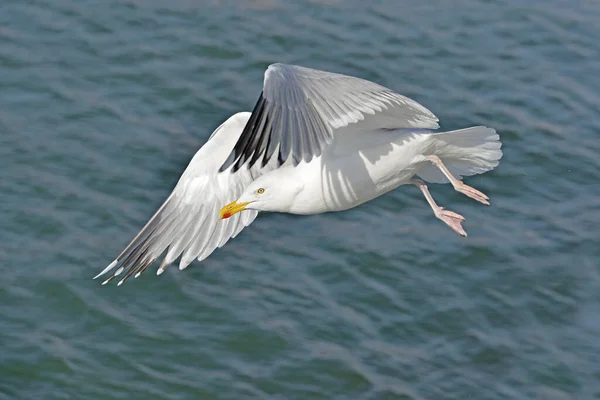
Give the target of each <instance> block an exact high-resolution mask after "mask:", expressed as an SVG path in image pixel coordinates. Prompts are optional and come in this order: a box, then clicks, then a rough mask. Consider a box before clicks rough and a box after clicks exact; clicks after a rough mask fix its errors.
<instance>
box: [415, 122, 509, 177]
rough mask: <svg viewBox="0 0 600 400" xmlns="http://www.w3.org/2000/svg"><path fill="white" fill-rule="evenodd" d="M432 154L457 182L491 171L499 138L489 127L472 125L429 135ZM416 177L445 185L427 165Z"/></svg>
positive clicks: (497, 156) (496, 160)
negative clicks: (466, 177)
mask: <svg viewBox="0 0 600 400" xmlns="http://www.w3.org/2000/svg"><path fill="white" fill-rule="evenodd" d="M431 140H432V141H434V144H433V146H432V148H433V152H434V154H435V155H437V156H438V157H440V158H441V159H442V161H443V162H444V165H446V167H447V168H448V169H449V170H450V172H451V173H452V175H454V176H455V177H456V178H457V179H461V178H462V177H463V176H470V175H476V174H482V173H484V172H487V171H490V170H492V169H494V168H495V167H496V166H497V165H498V162H499V160H500V158H502V150H500V147H502V143H501V142H500V136H498V134H497V133H496V131H495V130H494V129H492V128H487V127H485V126H473V127H471V128H465V129H459V130H456V131H450V132H441V133H435V134H432V135H431ZM418 175H419V176H420V177H421V179H423V180H425V181H427V182H431V183H448V179H446V177H445V176H444V175H443V174H442V173H441V172H440V170H439V169H438V168H437V167H435V166H434V165H432V164H427V165H425V166H424V167H423V168H421V170H419V172H418Z"/></svg>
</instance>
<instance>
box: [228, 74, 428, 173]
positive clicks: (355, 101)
mask: <svg viewBox="0 0 600 400" xmlns="http://www.w3.org/2000/svg"><path fill="white" fill-rule="evenodd" d="M376 113H377V115H376V117H377V118H373V119H371V120H372V121H371V123H373V121H374V122H375V125H374V126H370V128H373V129H377V128H387V129H395V128H424V129H437V128H438V127H439V125H438V123H437V121H438V119H437V117H436V116H435V115H434V114H433V113H432V112H431V111H429V110H428V109H427V108H425V107H423V106H422V105H420V104H419V103H417V102H415V101H414V100H411V99H409V98H408V97H405V96H402V95H401V94H399V93H396V92H394V91H393V90H390V89H388V88H386V87H383V86H381V85H378V84H376V83H373V82H370V81H367V80H364V79H360V78H355V77H351V76H347V75H341V74H335V73H331V72H325V71H319V70H315V69H310V68H305V67H299V66H295V65H286V64H272V65H270V66H269V68H267V70H266V72H265V79H264V84H263V91H262V93H261V95H260V97H259V99H258V101H257V103H256V105H255V107H254V110H253V111H252V116H251V117H250V120H249V121H248V123H247V124H246V126H245V127H244V131H243V132H242V135H241V136H240V138H239V140H238V141H237V143H236V145H235V147H234V148H233V151H232V152H231V154H230V155H229V157H228V159H227V160H226V161H225V163H224V164H223V165H222V166H221V169H220V171H224V170H225V169H227V168H229V167H230V166H232V165H233V171H234V172H235V171H237V170H238V169H239V168H240V167H241V166H242V165H243V164H245V163H248V166H249V167H251V166H253V165H254V164H255V163H256V162H257V161H258V160H259V159H262V160H261V165H262V166H264V165H266V164H267V163H268V162H269V160H270V159H271V157H273V155H274V154H275V153H276V152H277V157H278V161H279V164H280V165H281V164H282V163H284V162H285V161H286V160H287V159H288V158H289V157H290V155H291V156H292V157H293V161H294V164H295V165H297V164H298V163H299V162H300V161H301V160H305V161H310V160H311V159H312V158H313V157H314V156H318V155H320V154H321V152H322V151H323V149H324V148H325V146H327V145H328V144H329V143H331V141H332V140H333V135H334V131H335V130H338V129H339V128H342V127H344V126H346V125H348V124H352V123H357V122H359V121H362V120H363V119H364V118H365V115H366V114H370V115H374V114H376ZM380 114H381V115H380Z"/></svg>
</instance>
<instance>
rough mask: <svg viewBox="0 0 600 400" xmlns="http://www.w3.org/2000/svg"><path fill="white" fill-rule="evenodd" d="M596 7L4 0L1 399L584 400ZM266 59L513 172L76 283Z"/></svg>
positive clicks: (596, 138) (599, 313)
mask: <svg viewBox="0 0 600 400" xmlns="http://www.w3.org/2000/svg"><path fill="white" fill-rule="evenodd" d="M598 21H600V3H598V2H597V1H594V0H589V1H585V0H579V1H571V2H566V1H561V0H549V1H529V2H527V1H516V0H512V1H509V0H507V1H501V0H459V1H452V2H451V1H445V0H434V1H428V2H423V1H417V0H397V1H391V0H390V1H375V2H369V1H358V0H353V1H350V0H348V1H343V0H338V1H335V0H327V1H326V0H321V1H319V0H311V1H283V0H245V1H242V0H238V1H208V2H207V1H188V0H171V1H150V0H149V1H135V0H119V1H116V0H105V1H92V0H77V1H75V0H36V1H33V0H32V1H25V0H19V1H16V0H3V1H2V3H1V5H0V168H1V175H0V196H1V201H0V239H1V240H0V243H1V244H0V268H1V279H0V398H1V399H149V398H152V399H205V398H206V399H208V398H215V399H217V398H218V399H415V400H416V399H544V400H546V399H549V400H555V399H598V398H600V262H599V261H600V246H599V244H600V243H599V236H600V235H599V234H600V228H599V227H598V225H599V224H600V161H599V154H600V130H599V128H598V126H599V124H600V42H599V41H598V39H599V38H600V24H599V23H598ZM272 62H286V63H296V64H301V65H305V66H310V67H316V68H321V69H327V70H332V71H338V72H342V73H346V74H350V75H356V76H361V77H364V78H367V79H371V80H374V81H376V82H379V83H381V84H383V85H385V86H388V87H391V88H393V89H396V90H398V91H400V92H401V93H403V94H406V95H408V96H410V97H412V98H414V99H416V100H417V101H419V102H421V103H422V104H424V105H426V106H427V107H428V108H430V109H431V110H432V111H433V112H435V113H436V114H437V115H438V117H439V118H440V120H441V125H442V128H443V129H446V130H449V129H455V128H460V127H465V126H471V125H477V124H483V125H487V126H491V127H494V128H496V129H497V130H498V132H499V133H500V135H501V138H502V141H503V145H504V146H503V150H504V158H503V159H502V162H501V164H500V166H499V167H498V168H497V169H496V170H494V171H493V172H491V173H487V174H485V175H480V176H476V177H472V178H469V179H468V180H467V182H468V183H469V184H471V185H473V186H475V187H477V188H478V189H480V190H482V191H483V192H485V193H487V194H488V195H489V196H490V198H491V200H492V207H484V206H482V205H480V204H478V203H476V202H474V201H472V200H470V199H468V198H466V197H465V196H462V195H460V194H458V193H456V192H454V191H453V190H452V188H451V187H448V185H431V191H432V193H433V195H434V197H435V198H436V199H437V201H438V202H439V203H440V204H441V205H444V206H447V207H448V208H450V209H452V210H453V211H457V212H459V213H461V214H463V215H465V216H466V218H467V222H466V223H465V228H466V230H467V231H468V233H469V237H468V238H466V239H463V238H460V237H459V236H458V235H456V234H454V233H453V232H452V231H451V230H450V229H448V228H447V227H446V226H444V225H443V224H442V223H441V222H440V221H438V220H436V219H435V218H434V217H433V215H432V212H431V210H430V208H429V207H428V206H427V204H426V203H425V201H424V199H423V198H422V195H421V194H420V193H419V191H418V190H417V189H416V188H414V187H402V188H400V189H398V190H396V191H394V192H392V193H390V194H388V195H385V196H383V197H381V198H379V199H377V200H374V201H372V202H369V203H367V204H364V205H362V206H360V207H358V208H356V209H354V210H351V211H348V212H344V213H332V214H326V215H319V216H312V217H297V216H290V215H278V214H267V215H261V216H259V218H258V219H257V221H256V222H255V223H254V224H253V225H252V226H251V227H250V228H248V229H246V230H245V231H244V232H243V233H242V234H241V235H240V236H239V237H238V238H236V239H235V240H233V241H231V242H230V243H228V244H227V245H226V246H225V247H224V248H223V249H221V250H218V251H217V252H215V253H214V254H213V255H212V256H211V257H210V258H209V259H207V260H206V261H205V262H203V263H195V264H193V265H192V266H191V267H190V268H188V269H187V270H185V271H179V270H177V269H176V268H173V269H170V270H168V271H167V273H165V274H164V275H162V276H160V277H157V276H156V275H155V274H154V273H150V274H146V275H144V276H142V278H140V279H137V280H133V281H129V282H127V283H126V284H125V285H123V286H121V287H116V286H115V285H107V286H101V285H100V283H99V282H97V281H94V280H92V279H91V278H92V277H93V276H94V275H95V274H96V273H98V272H99V271H100V270H101V269H102V268H103V267H104V266H105V265H106V264H108V263H109V262H110V261H111V260H112V259H114V257H115V256H116V255H117V254H118V253H119V252H120V251H121V249H122V248H123V247H124V245H125V244H126V243H127V242H128V241H129V240H130V239H131V237H132V236H133V235H134V234H135V233H137V231H138V230H139V229H140V228H141V227H142V225H143V224H144V223H145V222H146V220H147V219H148V217H150V215H151V214H152V213H153V212H154V210H155V209H156V208H157V207H158V206H159V205H160V204H161V203H162V201H163V200H164V199H165V198H166V196H167V195H168V194H169V192H170V191H171V189H172V187H173V186H174V184H175V183H176V181H177V179H178V177H179V175H180V174H181V172H182V171H183V169H184V168H185V166H186V165H187V163H188V162H189V160H190V158H191V157H192V155H193V154H194V153H195V151H196V150H197V149H198V148H199V147H200V146H201V145H202V144H203V143H204V142H205V141H206V140H207V138H208V136H209V135H210V133H211V132H212V130H213V129H214V128H215V127H216V126H218V125H219V124H220V123H221V122H222V121H223V120H224V119H225V118H227V117H228V116H229V115H231V114H233V113H234V112H237V111H240V110H251V109H252V107H253V105H254V103H255V101H256V98H257V96H258V94H259V92H260V89H261V87H262V75H263V72H264V69H265V68H266V67H267V65H269V64H270V63H272Z"/></svg>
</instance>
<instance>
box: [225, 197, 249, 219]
mask: <svg viewBox="0 0 600 400" xmlns="http://www.w3.org/2000/svg"><path fill="white" fill-rule="evenodd" d="M248 204H250V203H248V202H246V203H239V204H238V203H237V202H235V201H234V202H233V203H229V204H227V205H226V206H225V207H223V208H221V211H219V218H221V219H225V218H229V217H231V216H232V215H233V214H237V213H239V212H240V211H244V210H245V209H246V206H247V205H248Z"/></svg>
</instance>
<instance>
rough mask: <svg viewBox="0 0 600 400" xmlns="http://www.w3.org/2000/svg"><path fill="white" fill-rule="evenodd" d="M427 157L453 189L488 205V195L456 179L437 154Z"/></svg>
mask: <svg viewBox="0 0 600 400" xmlns="http://www.w3.org/2000/svg"><path fill="white" fill-rule="evenodd" d="M427 159H428V160H429V161H431V163H432V164H433V165H435V166H436V167H437V168H438V169H439V170H440V171H441V172H442V174H444V176H445V177H446V178H447V179H448V180H449V181H450V183H451V184H452V187H454V190H456V191H457V192H460V193H462V194H464V195H466V196H469V197H470V198H472V199H475V200H477V201H478V202H480V203H483V204H485V205H486V206H489V205H490V202H489V197H487V196H486V195H485V194H483V193H481V192H480V191H479V190H477V189H475V188H472V187H471V186H469V185H466V184H465V183H463V181H460V180H458V179H456V178H455V177H454V175H452V174H451V173H450V171H449V170H448V168H446V166H445V165H444V163H443V162H442V160H441V159H440V158H439V157H438V156H428V157H427Z"/></svg>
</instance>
